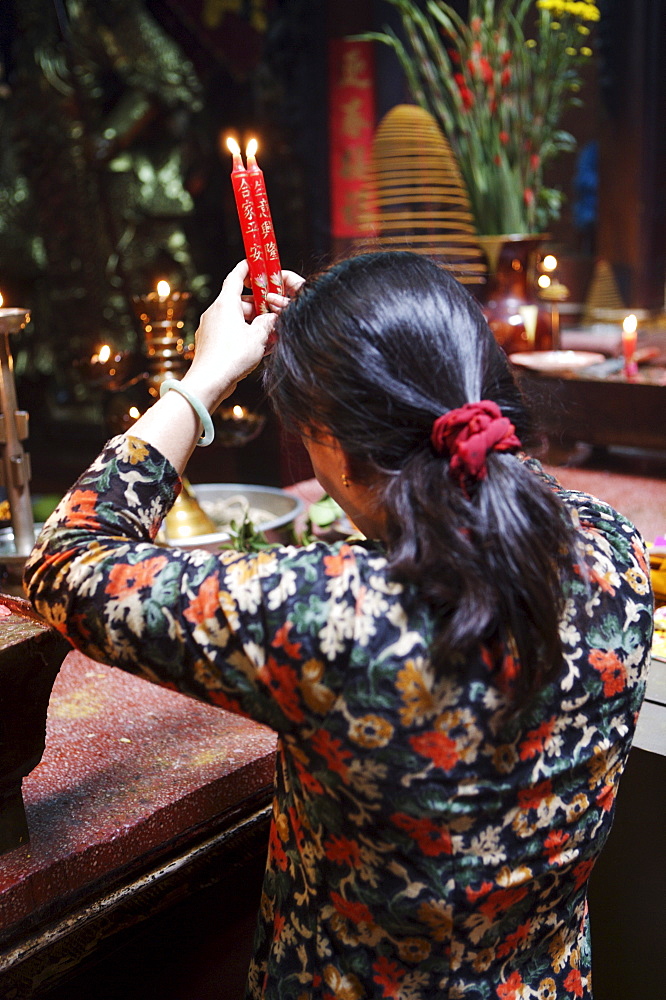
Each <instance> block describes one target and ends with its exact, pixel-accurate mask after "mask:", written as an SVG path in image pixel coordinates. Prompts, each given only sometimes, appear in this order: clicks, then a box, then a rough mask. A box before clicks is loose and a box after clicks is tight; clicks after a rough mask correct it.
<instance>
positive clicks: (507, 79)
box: [500, 69, 511, 87]
mask: <svg viewBox="0 0 666 1000" xmlns="http://www.w3.org/2000/svg"><path fill="white" fill-rule="evenodd" d="M500 82H501V84H502V86H503V87H506V86H508V84H510V83H511V70H510V69H503V70H502V75H501V77H500Z"/></svg>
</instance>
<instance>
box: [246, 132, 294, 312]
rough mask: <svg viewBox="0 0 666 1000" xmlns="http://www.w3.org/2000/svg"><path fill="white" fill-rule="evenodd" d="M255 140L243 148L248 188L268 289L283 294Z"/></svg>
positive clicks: (276, 251) (275, 242)
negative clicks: (262, 253)
mask: <svg viewBox="0 0 666 1000" xmlns="http://www.w3.org/2000/svg"><path fill="white" fill-rule="evenodd" d="M256 153H257V140H256V139H250V141H249V142H248V144H247V147H246V149H245V155H246V156H247V179H248V181H249V183H250V190H251V191H252V197H253V199H254V207H255V209H256V212H257V218H258V219H259V227H260V229H261V239H262V243H263V245H264V259H265V261H266V267H267V269H268V284H269V288H270V291H272V292H277V293H278V294H279V295H284V285H283V283H282V267H281V265H280V255H279V253H278V247H277V240H276V239H275V230H274V229H273V218H272V216H271V210H270V206H269V204H268V195H267V194H266V183H265V181H264V172H263V170H261V169H260V167H259V165H258V164H257V159H256Z"/></svg>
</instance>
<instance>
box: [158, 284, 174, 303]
mask: <svg viewBox="0 0 666 1000" xmlns="http://www.w3.org/2000/svg"><path fill="white" fill-rule="evenodd" d="M157 294H158V295H159V297H160V299H168V298H169V296H170V295H171V285H170V284H169V282H168V281H158V282H157Z"/></svg>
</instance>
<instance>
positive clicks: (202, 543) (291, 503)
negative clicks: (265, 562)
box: [167, 483, 304, 552]
mask: <svg viewBox="0 0 666 1000" xmlns="http://www.w3.org/2000/svg"><path fill="white" fill-rule="evenodd" d="M191 488H192V490H193V492H194V495H195V496H196V499H197V501H198V502H199V504H200V506H201V508H202V509H203V511H204V512H205V513H206V514H208V516H209V517H211V518H212V519H213V520H214V521H217V520H218V518H217V517H216V516H215V507H216V505H217V504H218V503H219V502H220V501H222V502H228V501H229V500H230V499H231V498H233V497H237V496H242V497H244V498H245V499H246V500H247V503H248V505H249V507H250V508H251V509H252V508H256V509H259V510H262V511H265V512H266V514H267V515H269V517H268V518H267V519H266V520H263V521H261V520H257V521H254V527H255V528H256V529H257V531H261V532H262V533H263V534H264V535H265V536H266V539H267V540H268V541H269V542H278V543H280V544H287V543H289V542H290V541H291V528H292V526H293V523H294V521H295V520H296V518H297V517H298V516H299V514H301V513H302V512H303V510H304V504H303V501H302V500H301V499H300V498H299V497H296V496H292V494H291V493H287V492H286V490H281V489H279V488H278V487H276V486H256V485H248V484H247V483H192V484H191ZM229 538H230V535H229V532H228V531H225V530H223V528H222V527H220V531H218V532H215V533H213V534H210V535H195V536H194V537H192V538H181V539H178V540H174V541H168V542H167V544H168V545H170V546H172V547H174V548H180V549H207V550H208V551H209V552H217V551H218V550H219V548H220V546H221V545H223V544H225V543H226V542H228V541H229Z"/></svg>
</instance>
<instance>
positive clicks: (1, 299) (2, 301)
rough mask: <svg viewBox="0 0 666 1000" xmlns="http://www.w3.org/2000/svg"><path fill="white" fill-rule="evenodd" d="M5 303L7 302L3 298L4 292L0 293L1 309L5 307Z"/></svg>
mask: <svg viewBox="0 0 666 1000" xmlns="http://www.w3.org/2000/svg"><path fill="white" fill-rule="evenodd" d="M4 301H5V300H4V299H3V297H2V292H0V307H2V306H3V304H4Z"/></svg>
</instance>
